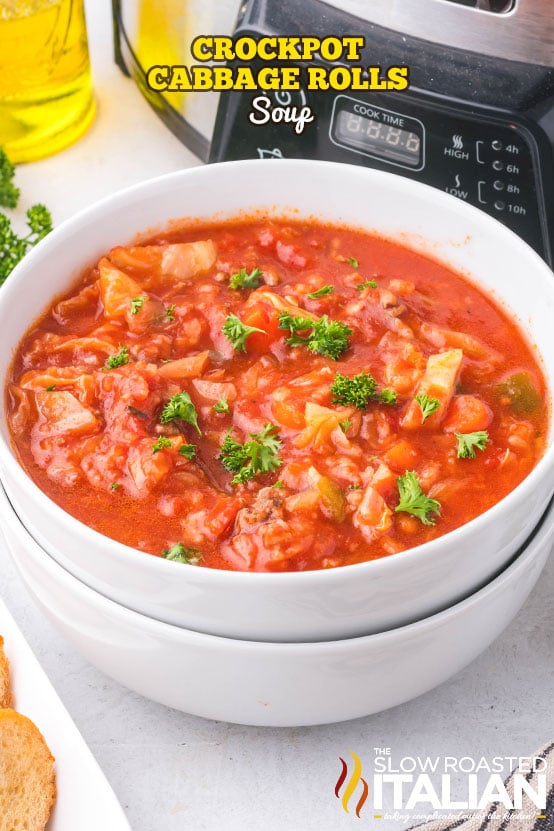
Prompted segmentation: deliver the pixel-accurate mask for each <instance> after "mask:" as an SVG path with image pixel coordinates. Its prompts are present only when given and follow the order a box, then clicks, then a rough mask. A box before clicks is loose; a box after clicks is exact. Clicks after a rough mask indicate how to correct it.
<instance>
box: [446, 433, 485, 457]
mask: <svg viewBox="0 0 554 831" xmlns="http://www.w3.org/2000/svg"><path fill="white" fill-rule="evenodd" d="M454 435H455V436H456V438H457V439H458V452H457V455H458V459H474V458H475V448H477V450H484V449H485V447H486V446H487V443H488V441H489V434H488V432H487V431H486V430H477V431H476V432H475V433H454Z"/></svg>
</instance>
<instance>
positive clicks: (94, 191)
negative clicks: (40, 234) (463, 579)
mask: <svg viewBox="0 0 554 831" xmlns="http://www.w3.org/2000/svg"><path fill="white" fill-rule="evenodd" d="M86 5H87V12H88V25H89V40H90V48H91V58H92V64H93V72H94V84H95V90H96V96H97V103H98V113H97V117H96V121H95V123H94V125H93V127H92V129H91V130H90V132H89V133H88V134H87V135H86V136H85V137H84V138H83V139H82V140H81V141H80V142H79V143H77V144H76V145H75V146H73V147H72V148H70V149H68V150H66V151H65V152H63V153H61V154H59V155H58V156H54V157H52V158H50V159H47V160H45V161H42V162H38V163H35V164H30V165H26V166H21V167H20V168H18V171H17V184H18V185H19V186H20V187H21V191H22V195H23V196H22V204H21V214H22V215H23V212H24V210H25V209H26V208H27V207H28V206H29V205H30V204H33V203H34V202H37V201H43V202H45V203H46V204H47V205H48V206H49V207H50V208H51V210H52V212H53V215H54V221H55V224H59V223H60V222H61V221H62V220H63V219H65V218H66V217H69V216H71V215H72V214H73V213H75V211H77V210H79V209H81V208H83V207H85V206H86V205H88V204H90V203H91V202H93V201H95V200H97V199H99V198H101V197H103V196H105V195H108V194H111V193H112V192H113V191H114V190H117V189H119V188H122V187H125V186H127V185H130V184H133V183H135V182H138V181H139V180H141V179H144V178H150V177H152V176H156V175H159V174H162V173H166V172H169V171H172V170H176V169H180V168H183V167H189V166H194V165H197V164H199V162H198V160H197V159H196V158H195V157H194V156H192V154H191V153H189V152H188V151H187V150H186V149H185V148H184V147H183V146H182V145H181V144H180V143H179V142H178V141H177V139H175V138H174V136H173V135H172V134H171V133H170V132H169V131H168V130H167V129H166V128H165V127H164V126H163V125H162V123H161V122H160V121H159V120H158V118H157V116H155V115H154V113H153V112H152V111H151V110H150V108H149V107H148V105H147V104H146V102H145V101H144V100H143V99H142V97H141V96H140V94H139V92H138V91H137V89H136V88H135V86H134V84H133V83H132V82H131V81H129V80H128V79H126V78H124V77H123V76H122V75H121V73H120V72H119V70H118V69H117V68H116V66H115V64H114V63H113V61H112V32H111V20H110V8H109V6H110V4H109V2H108V0H89V2H88V3H87V4H86ZM0 594H1V595H2V597H3V598H4V599H5V601H6V603H7V605H8V607H9V608H10V610H11V612H12V614H13V615H14V617H15V618H16V620H17V622H18V623H19V625H20V627H21V629H22V630H23V633H24V634H25V636H26V637H27V639H28V641H29V643H30V645H31V647H32V648H33V650H34V651H35V653H36V655H37V657H38V658H39V660H40V661H41V663H42V665H43V667H44V668H45V670H46V672H47V673H48V675H49V677H50V679H51V680H52V682H53V684H54V686H55V688H56V689H57V691H58V693H59V695H60V697H61V698H62V700H63V702H64V703H65V705H66V707H67V708H68V710H69V712H70V713H71V715H72V717H73V718H74V720H75V722H76V724H77V726H78V728H79V729H80V731H81V732H82V735H83V736H84V738H85V740H86V741H87V743H88V744H89V746H90V748H91V750H92V752H93V753H94V755H95V756H96V758H97V760H98V762H99V763H100V765H101V767H102V768H103V770H104V772H105V774H106V776H107V778H108V780H109V781H110V783H111V784H112V787H113V788H114V791H115V792H116V794H117V796H118V797H119V799H120V801H121V803H122V805H123V807H124V809H125V811H126V813H127V815H128V817H129V820H130V822H131V825H132V827H133V829H134V831H188V829H191V831H192V830H193V831H239V829H240V831H259V829H260V828H263V829H264V831H291V829H292V831H296V829H299V830H300V829H302V831H329V830H330V829H333V831H347V830H348V829H352V830H353V831H354V830H355V829H356V828H360V829H361V828H367V827H369V825H370V823H371V824H372V825H374V824H375V821H374V820H370V819H369V817H370V816H371V815H372V812H371V811H368V812H367V813H362V819H357V818H356V817H355V816H354V815H353V814H352V813H351V814H349V815H347V814H346V813H344V811H343V810H342V808H341V806H340V802H339V800H337V799H336V798H335V796H334V792H333V791H334V785H335V782H336V780H337V777H338V774H339V771H340V764H339V760H338V757H339V756H343V757H344V756H345V755H346V754H348V750H349V749H352V750H354V751H355V752H356V753H358V755H359V756H361V757H365V758H372V757H373V747H374V746H381V747H383V746H388V747H391V748H392V752H393V754H394V757H397V758H399V757H402V756H406V755H411V756H415V755H417V754H420V755H431V756H435V755H440V756H444V755H450V756H458V757H460V756H465V755H469V756H473V757H481V756H485V757H487V758H491V757H492V756H499V755H500V756H504V755H528V754H530V753H531V752H533V751H534V750H535V749H537V748H538V747H539V746H540V745H542V744H543V743H545V742H547V741H548V740H549V739H551V738H554V707H553V705H552V702H553V701H554V603H553V602H552V597H553V594H554V559H552V558H551V560H550V562H549V564H548V565H547V568H546V570H545V572H544V575H543V578H542V579H541V580H540V582H539V585H538V587H537V588H536V589H535V591H534V592H533V594H532V596H531V598H530V600H529V601H528V602H527V604H526V605H525V607H524V608H523V610H522V611H521V612H520V614H519V615H518V617H517V619H516V620H515V621H514V623H513V624H512V625H511V626H510V627H509V628H508V629H507V630H506V631H505V632H504V634H503V635H502V636H501V637H500V639H499V640H498V641H497V642H496V643H495V644H494V645H493V646H492V647H491V648H490V649H489V650H487V652H485V653H484V654H483V655H482V656H481V657H480V658H478V659H477V660H476V661H475V662H474V663H473V664H471V665H470V666H469V667H467V668H466V669H465V670H464V671H463V672H461V673H460V674H459V675H457V676H456V677H455V678H453V679H452V680H451V681H449V682H447V683H446V684H444V685H442V686H441V687H439V688H438V689H436V690H434V691H432V692H430V693H428V694H427V695H424V696H422V697H421V698H419V699H416V700H415V701H413V702H410V703H408V704H405V705H403V706H401V707H396V708H395V709H393V710H390V711H388V712H385V713H381V714H378V715H375V716H372V717H368V718H364V719H359V720H356V721H352V722H348V723H345V724H337V725H332V726H325V727H318V728H294V729H284V728H283V729H262V728H247V727H240V726H236V725H229V724H224V723H218V722H210V721H205V720H202V719H199V718H195V717H193V716H188V715H185V714H183V713H180V712H176V711H173V710H169V709H167V708H165V707H163V706H161V705H158V704H154V703H153V702H150V701H147V700H146V699H144V698H141V697H140V696H138V695H136V694H134V693H132V692H129V691H128V690H126V689H124V688H123V687H121V686H119V685H118V684H116V683H114V682H113V681H112V680H111V679H109V678H107V677H106V676H104V675H102V674H101V673H99V672H98V671H97V670H96V669H95V668H94V667H92V666H90V665H89V664H88V663H86V662H85V661H84V660H83V659H82V658H81V657H80V656H79V655H78V654H77V653H76V652H75V651H74V650H73V648H72V647H71V646H69V645H68V644H67V643H66V642H65V641H63V640H62V639H61V638H60V637H59V636H58V635H57V633H56V632H55V630H54V629H53V628H52V627H51V626H50V624H49V623H48V622H47V621H46V620H45V619H44V618H43V616H42V615H41V614H40V613H39V611H38V610H37V609H36V608H35V607H34V606H33V604H32V603H31V601H30V599H29V597H28V595H27V593H26V591H25V589H24V588H23V586H22V584H21V583H20V580H19V578H18V577H17V575H16V574H15V571H14V568H13V566H12V564H11V562H10V561H9V559H8V557H7V555H6V553H5V551H4V550H0ZM244 683H245V684H248V678H245V679H244ZM378 827H380V828H381V829H382V831H392V830H393V829H399V828H401V827H402V825H401V824H399V823H394V822H386V821H382V822H381V823H380V826H378ZM75 831H78V828H76V829H75ZM98 831H108V829H98Z"/></svg>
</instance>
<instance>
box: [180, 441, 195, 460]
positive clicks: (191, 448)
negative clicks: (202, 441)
mask: <svg viewBox="0 0 554 831" xmlns="http://www.w3.org/2000/svg"><path fill="white" fill-rule="evenodd" d="M179 455H180V456H184V458H185V459H188V460H189V462H190V461H191V459H194V457H195V456H196V445H195V444H182V445H181V447H180V448H179Z"/></svg>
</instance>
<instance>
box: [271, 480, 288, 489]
mask: <svg viewBox="0 0 554 831" xmlns="http://www.w3.org/2000/svg"><path fill="white" fill-rule="evenodd" d="M271 487H272V488H284V487H285V483H284V482H283V480H282V479H277V481H276V482H274V483H273V485H272V486H271Z"/></svg>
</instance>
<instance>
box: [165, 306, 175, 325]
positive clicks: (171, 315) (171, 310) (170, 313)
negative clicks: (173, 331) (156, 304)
mask: <svg viewBox="0 0 554 831" xmlns="http://www.w3.org/2000/svg"><path fill="white" fill-rule="evenodd" d="M165 316H166V317H167V319H168V320H171V321H173V320H175V303H172V304H171V306H168V307H167V309H166V310H165Z"/></svg>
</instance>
